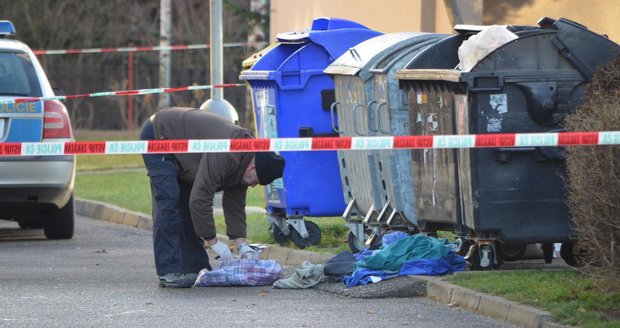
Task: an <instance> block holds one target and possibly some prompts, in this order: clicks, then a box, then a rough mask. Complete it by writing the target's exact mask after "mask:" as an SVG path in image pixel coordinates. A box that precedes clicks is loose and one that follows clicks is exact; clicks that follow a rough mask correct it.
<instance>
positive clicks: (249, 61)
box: [241, 42, 280, 69]
mask: <svg viewBox="0 0 620 328" xmlns="http://www.w3.org/2000/svg"><path fill="white" fill-rule="evenodd" d="M278 45H280V43H278V42H275V43H272V44H270V45H268V46H267V47H265V48H264V49H262V50H260V51H258V52H256V53H254V54H252V56H250V57H248V58H246V59H245V60H244V61H242V62H241V68H242V69H250V68H252V66H254V64H256V62H257V61H259V60H260V59H261V58H263V56H265V55H266V54H267V53H268V52H269V51H271V50H272V49H273V48H275V47H277V46H278Z"/></svg>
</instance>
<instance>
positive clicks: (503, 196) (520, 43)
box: [397, 18, 620, 269]
mask: <svg viewBox="0 0 620 328" xmlns="http://www.w3.org/2000/svg"><path fill="white" fill-rule="evenodd" d="M539 25H540V27H511V28H510V29H512V30H513V32H514V33H515V34H516V35H517V36H518V38H517V39H516V40H513V41H511V42H509V43H506V44H504V45H502V46H500V47H499V48H497V49H495V50H494V51H493V52H491V53H489V54H488V55H487V56H486V57H484V58H483V59H481V60H480V61H479V62H478V63H477V64H476V65H475V66H474V67H473V68H472V69H471V70H470V71H468V72H461V71H456V70H402V71H399V72H398V73H397V78H398V79H399V80H400V83H401V87H403V88H405V89H406V90H408V98H409V101H410V110H411V119H412V120H411V132H412V134H453V133H456V134H480V133H534V132H552V131H561V130H562V120H563V118H564V117H565V116H566V115H567V114H569V113H571V112H573V111H574V110H575V109H576V107H577V106H578V105H579V103H580V101H581V96H582V94H583V92H584V87H585V84H586V83H587V82H588V81H589V80H590V79H591V76H592V73H593V70H594V69H595V68H596V66H598V65H600V64H603V63H605V62H607V61H608V60H609V59H611V57H612V56H613V55H615V54H617V53H618V52H619V51H620V48H619V46H618V45H617V44H615V43H613V42H611V41H609V40H608V39H607V38H605V37H604V36H601V35H598V34H595V33H592V32H590V31H588V30H587V29H586V28H585V27H583V26H581V25H579V24H577V23H574V22H571V21H569V20H566V19H559V20H557V21H555V20H551V19H548V18H545V19H542V20H541V21H540V22H539ZM440 100H441V102H439V103H438V101H440ZM431 118H432V119H431ZM412 154H413V155H412V160H413V165H414V171H415V172H416V173H415V174H414V180H416V178H417V176H416V174H417V175H418V176H419V177H420V178H419V179H418V181H420V182H421V184H420V185H419V186H417V187H416V188H415V191H416V192H417V191H418V190H424V189H425V188H430V189H429V190H428V191H427V193H426V194H424V193H419V194H416V198H417V199H416V209H417V210H418V212H417V217H418V220H419V221H421V220H423V221H426V223H428V224H429V225H434V224H437V225H442V224H448V225H449V224H453V227H455V228H454V229H456V230H458V225H460V224H462V226H463V228H464V229H463V231H461V232H467V233H469V234H470V238H471V239H470V242H472V244H473V245H472V247H473V249H471V250H472V252H471V257H470V262H471V263H472V265H474V267H477V268H483V269H484V268H497V267H499V266H500V265H501V262H502V258H501V252H502V250H501V247H504V246H506V245H511V246H514V245H524V246H525V245H527V244H532V243H541V244H542V245H543V252H544V256H545V261H546V262H550V261H551V260H552V254H553V243H567V244H569V243H570V242H572V241H573V239H574V238H575V235H574V234H573V232H572V231H571V228H570V224H569V222H570V218H569V212H568V208H567V206H566V190H565V186H564V180H563V175H564V173H565V169H564V154H563V149H562V148H560V147H532V148H493V149H487V148H477V149H459V150H457V151H454V150H439V151H437V150H431V149H429V150H423V151H414V152H413V153H412ZM567 262H568V260H567Z"/></svg>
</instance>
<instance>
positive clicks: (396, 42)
mask: <svg viewBox="0 0 620 328" xmlns="http://www.w3.org/2000/svg"><path fill="white" fill-rule="evenodd" d="M433 38H437V35H436V34H432V33H422V32H398V33H388V34H384V35H381V36H376V37H374V38H372V39H368V40H366V41H364V42H361V43H360V44H358V45H356V46H354V47H353V48H350V49H349V50H348V51H346V52H345V53H343V54H342V55H341V56H340V57H338V59H336V60H335V61H334V62H333V63H332V64H331V65H329V66H328V67H327V68H326V69H325V70H324V72H325V73H327V74H337V75H357V74H358V73H360V72H361V71H362V70H364V69H365V70H370V69H371V67H372V65H373V64H374V63H376V62H377V61H379V60H380V59H382V58H384V57H385V56H386V55H388V54H392V53H396V52H399V51H402V50H403V49H406V48H408V47H410V46H411V45H414V44H417V43H420V42H423V41H426V40H430V39H433Z"/></svg>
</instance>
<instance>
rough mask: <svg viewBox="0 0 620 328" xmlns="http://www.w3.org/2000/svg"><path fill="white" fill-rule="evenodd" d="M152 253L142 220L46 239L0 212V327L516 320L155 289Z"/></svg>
mask: <svg viewBox="0 0 620 328" xmlns="http://www.w3.org/2000/svg"><path fill="white" fill-rule="evenodd" d="M152 256H153V255H152V250H151V233H150V232H149V231H146V230H141V229H136V228H131V227H127V226H123V225H117V224H113V223H108V222H103V221H98V220H92V219H89V218H85V217H79V218H78V219H77V222H76V234H75V237H74V238H73V239H71V240H62V241H49V240H46V239H45V237H44V236H43V232H42V230H20V229H19V228H18V227H17V224H15V223H12V222H6V221H0V327H149V328H152V327H207V326H209V327H224V326H225V327H323V328H324V327H373V328H376V327H455V326H457V327H476V328H479V327H514V326H512V325H510V324H507V323H505V322H503V321H496V320H492V319H489V318H486V317H484V316H480V315H476V314H472V313H470V312H467V311H464V310H461V309H459V308H451V307H448V306H447V305H445V304H443V303H438V302H435V301H432V300H430V299H427V298H425V297H418V298H382V299H359V298H348V297H343V296H339V295H334V294H330V293H325V292H321V291H319V290H316V289H310V290H276V289H272V288H271V287H226V288H192V289H162V288H159V287H157V277H156V276H155V269H154V265H153V259H152ZM355 288H358V287H355Z"/></svg>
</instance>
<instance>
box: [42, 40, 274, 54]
mask: <svg viewBox="0 0 620 328" xmlns="http://www.w3.org/2000/svg"><path fill="white" fill-rule="evenodd" d="M266 44H267V43H266V42H254V43H251V42H228V43H224V44H222V47H224V48H232V47H245V46H257V47H262V46H265V45H266ZM209 48H211V45H210V44H208V43H205V44H188V45H175V46H151V47H116V48H86V49H65V50H61V49H57V50H56V49H55V50H33V51H32V52H34V54H35V55H64V54H89V53H90V54H92V53H104V52H139V51H162V50H164V51H165V50H194V49H209Z"/></svg>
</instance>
